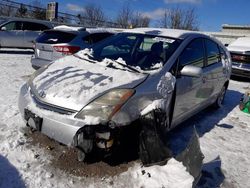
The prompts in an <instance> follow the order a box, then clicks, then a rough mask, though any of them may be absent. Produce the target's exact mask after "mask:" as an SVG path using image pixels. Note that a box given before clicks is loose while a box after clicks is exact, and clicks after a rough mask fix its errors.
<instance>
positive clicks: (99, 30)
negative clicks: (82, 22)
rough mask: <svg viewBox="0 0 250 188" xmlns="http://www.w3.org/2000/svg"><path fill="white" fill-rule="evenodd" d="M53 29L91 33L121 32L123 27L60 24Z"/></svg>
mask: <svg viewBox="0 0 250 188" xmlns="http://www.w3.org/2000/svg"><path fill="white" fill-rule="evenodd" d="M53 29H55V30H63V31H78V32H80V31H87V32H89V33H106V32H110V33H114V32H120V31H122V30H123V29H117V28H85V27H75V26H67V25H60V26H56V27H54V28H53Z"/></svg>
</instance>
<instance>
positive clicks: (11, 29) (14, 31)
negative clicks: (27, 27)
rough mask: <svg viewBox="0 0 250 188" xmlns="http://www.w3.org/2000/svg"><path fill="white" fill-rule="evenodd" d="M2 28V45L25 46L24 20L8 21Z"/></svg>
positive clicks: (0, 34) (0, 32) (0, 33)
mask: <svg viewBox="0 0 250 188" xmlns="http://www.w3.org/2000/svg"><path fill="white" fill-rule="evenodd" d="M0 29H1V31H0V36H1V37H0V38H1V41H0V42H1V43H0V45H1V47H19V48H21V47H23V37H24V33H23V31H22V22H19V21H12V22H8V23H6V24H5V25H3V26H2V27H1V28H0Z"/></svg>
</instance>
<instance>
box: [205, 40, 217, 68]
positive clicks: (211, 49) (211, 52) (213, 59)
mask: <svg viewBox="0 0 250 188" xmlns="http://www.w3.org/2000/svg"><path fill="white" fill-rule="evenodd" d="M206 49H207V64H208V65H211V64H214V63H217V62H218V60H219V57H220V51H219V48H218V45H217V43H215V42H213V41H211V40H208V39H206Z"/></svg>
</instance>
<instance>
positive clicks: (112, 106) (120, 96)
mask: <svg viewBox="0 0 250 188" xmlns="http://www.w3.org/2000/svg"><path fill="white" fill-rule="evenodd" d="M134 92H135V91H134V90H133V89H114V90H111V91H109V92H108V93H105V94H104V95H102V96H100V97H99V98H97V99H95V100H94V101H92V102H91V103H90V104H88V105H87V106H85V107H84V108H83V109H82V110H81V111H80V112H79V113H78V114H77V115H76V116H75V117H76V118H79V119H85V118H86V117H89V116H91V117H97V118H98V119H100V121H107V120H110V119H111V118H112V117H113V116H114V114H115V113H116V112H118V111H119V110H120V108H121V107H122V105H123V104H124V103H125V102H126V101H127V100H128V99H129V98H130V97H131V96H132V95H133V94H134Z"/></svg>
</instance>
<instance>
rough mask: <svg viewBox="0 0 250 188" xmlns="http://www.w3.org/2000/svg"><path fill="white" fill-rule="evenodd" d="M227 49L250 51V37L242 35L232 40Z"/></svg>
mask: <svg viewBox="0 0 250 188" xmlns="http://www.w3.org/2000/svg"><path fill="white" fill-rule="evenodd" d="M227 49H228V50H229V51H236V52H246V51H250V37H241V38H238V39H237V40H235V41H234V42H232V43H231V44H230V45H229V46H228V47H227Z"/></svg>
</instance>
